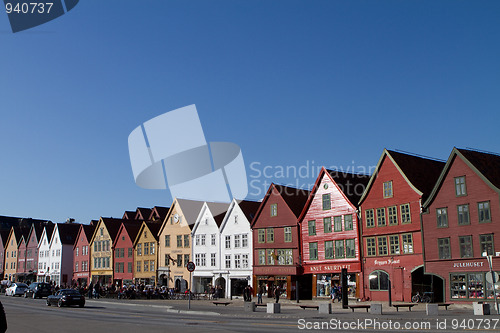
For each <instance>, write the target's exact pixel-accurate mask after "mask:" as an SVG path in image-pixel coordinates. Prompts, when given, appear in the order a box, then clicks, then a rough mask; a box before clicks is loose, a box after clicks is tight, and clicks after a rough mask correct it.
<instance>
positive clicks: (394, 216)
mask: <svg viewBox="0 0 500 333" xmlns="http://www.w3.org/2000/svg"><path fill="white" fill-rule="evenodd" d="M387 213H388V217H389V225H396V224H398V209H397V207H396V206H391V207H387Z"/></svg>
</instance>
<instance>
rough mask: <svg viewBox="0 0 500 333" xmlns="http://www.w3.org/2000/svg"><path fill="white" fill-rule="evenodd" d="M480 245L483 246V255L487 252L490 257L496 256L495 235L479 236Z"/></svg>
mask: <svg viewBox="0 0 500 333" xmlns="http://www.w3.org/2000/svg"><path fill="white" fill-rule="evenodd" d="M479 244H481V252H480V254H481V255H483V253H485V252H486V253H487V254H488V255H494V254H495V252H494V247H493V234H486V235H479Z"/></svg>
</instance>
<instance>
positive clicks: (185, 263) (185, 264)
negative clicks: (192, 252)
mask: <svg viewBox="0 0 500 333" xmlns="http://www.w3.org/2000/svg"><path fill="white" fill-rule="evenodd" d="M188 262H189V254H185V255H184V267H186V266H187V264H188Z"/></svg>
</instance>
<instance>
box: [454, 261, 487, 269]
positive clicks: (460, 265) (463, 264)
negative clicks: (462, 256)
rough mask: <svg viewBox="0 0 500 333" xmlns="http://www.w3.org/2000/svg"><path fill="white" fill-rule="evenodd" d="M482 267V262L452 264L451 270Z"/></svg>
mask: <svg viewBox="0 0 500 333" xmlns="http://www.w3.org/2000/svg"><path fill="white" fill-rule="evenodd" d="M483 265H484V262H482V261H472V262H454V263H453V268H469V267H483Z"/></svg>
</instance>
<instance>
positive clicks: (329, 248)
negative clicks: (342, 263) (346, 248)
mask: <svg viewBox="0 0 500 333" xmlns="http://www.w3.org/2000/svg"><path fill="white" fill-rule="evenodd" d="M325 259H333V241H326V242H325Z"/></svg>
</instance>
